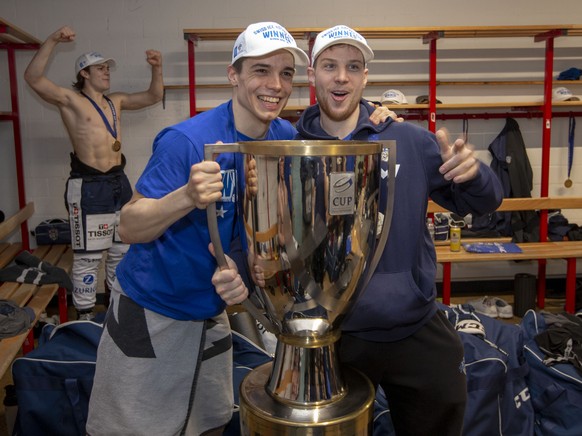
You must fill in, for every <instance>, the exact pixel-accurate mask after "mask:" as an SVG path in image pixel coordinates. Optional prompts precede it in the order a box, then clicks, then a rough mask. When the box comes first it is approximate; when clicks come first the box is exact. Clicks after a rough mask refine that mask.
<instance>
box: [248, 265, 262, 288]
mask: <svg viewBox="0 0 582 436" xmlns="http://www.w3.org/2000/svg"><path fill="white" fill-rule="evenodd" d="M251 276H252V279H253V282H255V284H256V285H257V286H260V287H261V288H264V287H265V271H264V270H263V267H262V266H261V265H259V264H257V263H255V264H254V265H253V267H252V268H251Z"/></svg>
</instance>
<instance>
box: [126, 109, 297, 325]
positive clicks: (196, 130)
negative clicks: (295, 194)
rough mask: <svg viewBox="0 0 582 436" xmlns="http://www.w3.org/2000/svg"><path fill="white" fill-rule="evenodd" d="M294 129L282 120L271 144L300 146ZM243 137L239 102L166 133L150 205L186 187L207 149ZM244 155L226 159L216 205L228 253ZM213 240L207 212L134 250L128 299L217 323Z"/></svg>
mask: <svg viewBox="0 0 582 436" xmlns="http://www.w3.org/2000/svg"><path fill="white" fill-rule="evenodd" d="M295 134H296V131H295V129H294V127H293V126H292V125H291V123H289V122H288V121H285V120H282V119H276V120H274V121H273V122H272V123H271V126H270V128H269V131H268V133H267V135H266V137H265V138H264V140H289V139H293V137H294V136H295ZM248 140H252V139H251V138H248V137H245V136H243V135H242V134H240V133H239V132H237V131H236V128H235V126H234V116H233V113H232V102H231V101H229V102H228V103H224V104H222V105H220V106H219V107H217V108H215V109H213V110H210V111H208V112H204V113H202V114H200V115H197V116H195V117H193V118H190V119H188V120H186V121H184V122H182V123H179V124H177V125H174V126H171V127H168V128H166V129H164V130H162V131H161V132H160V133H159V134H158V136H157V137H156V139H155V140H154V145H153V154H152V156H151V158H150V160H149V162H148V164H147V166H146V168H145V169H144V172H143V174H142V175H141V177H140V178H139V180H138V182H137V184H136V191H137V192H139V193H140V194H142V195H144V196H145V197H148V198H161V197H163V196H165V195H167V194H169V193H170V192H172V191H175V190H176V189H178V188H180V187H182V186H184V185H186V183H187V182H188V177H189V175H190V168H191V166H192V165H194V164H196V163H198V162H200V161H202V160H204V144H213V143H216V142H217V141H222V142H224V143H231V142H236V141H248ZM240 159H241V156H240V155H235V154H234V153H222V154H220V155H218V157H217V159H216V160H217V162H218V163H219V164H220V168H221V172H222V181H223V184H224V189H223V192H222V199H221V200H220V201H218V202H217V203H216V210H217V216H218V229H219V232H220V236H221V240H222V244H223V247H224V249H225V251H227V250H228V247H229V246H230V243H231V241H232V240H233V238H234V237H236V235H237V230H236V225H235V217H236V203H235V201H236V196H237V195H236V192H237V184H238V180H237V174H236V171H235V160H240ZM209 243H210V235H209V233H208V224H207V220H206V210H201V209H194V210H193V211H191V212H190V213H188V214H187V215H186V216H184V217H182V218H181V219H179V220H178V221H176V222H175V223H174V224H172V225H171V226H170V227H169V228H168V229H167V230H166V231H165V232H164V234H163V235H161V236H160V237H159V238H158V239H156V240H154V241H152V242H148V243H143V244H132V246H131V247H130V249H129V251H128V252H127V254H126V255H125V256H124V258H123V260H122V261H121V262H120V264H119V266H118V267H117V278H118V280H119V283H120V284H121V286H122V288H123V290H124V292H125V293H126V294H127V295H128V296H129V297H130V298H131V299H132V300H134V301H135V302H136V303H138V304H140V305H141V306H143V307H145V308H147V309H149V310H152V311H154V312H157V313H160V314H162V315H164V316H168V317H170V318H174V319H179V320H201V319H207V318H210V317H212V316H215V315H217V314H218V313H220V312H221V311H222V310H224V307H225V304H224V302H223V300H222V299H221V298H220V297H219V296H218V294H217V293H216V291H215V289H214V286H213V285H212V283H211V278H212V275H213V274H214V271H215V269H216V261H215V259H214V257H213V256H212V255H211V254H210V252H209V251H208V244H209Z"/></svg>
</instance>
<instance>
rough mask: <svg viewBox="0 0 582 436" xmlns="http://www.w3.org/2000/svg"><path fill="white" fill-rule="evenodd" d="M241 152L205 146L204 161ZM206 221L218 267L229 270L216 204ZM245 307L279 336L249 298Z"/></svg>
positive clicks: (234, 145) (234, 147)
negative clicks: (224, 154)
mask: <svg viewBox="0 0 582 436" xmlns="http://www.w3.org/2000/svg"><path fill="white" fill-rule="evenodd" d="M239 151H240V144H238V143H236V142H235V143H229V144H204V159H205V160H212V161H213V160H214V155H215V154H220V153H237V152H239ZM206 221H208V233H209V234H210V241H212V245H214V257H215V258H216V263H217V264H218V267H219V268H220V269H221V270H223V269H227V268H228V262H227V261H226V255H225V254H224V249H223V247H222V241H221V240H220V233H219V232H218V219H217V218H216V203H211V204H209V205H208V206H207V207H206ZM241 304H242V305H243V307H244V308H245V309H246V310H247V312H249V313H250V314H251V315H252V316H254V317H255V319H256V320H257V321H259V322H260V323H261V324H262V325H263V326H264V327H265V328H266V329H267V330H268V331H269V332H271V333H273V334H277V333H278V330H277V329H276V328H275V327H274V326H273V324H272V323H271V321H269V320H268V319H267V317H266V316H265V315H263V313H262V312H261V311H260V310H259V309H258V308H257V307H256V306H255V305H254V304H253V303H251V301H250V300H249V299H248V298H247V299H246V300H244V301H243V302H242V303H241Z"/></svg>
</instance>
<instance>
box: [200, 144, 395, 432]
mask: <svg viewBox="0 0 582 436" xmlns="http://www.w3.org/2000/svg"><path fill="white" fill-rule="evenodd" d="M223 152H237V153H239V155H238V156H237V161H238V163H237V173H238V174H239V176H238V180H239V183H238V185H239V189H238V193H237V202H238V217H239V219H238V221H237V224H238V225H239V234H240V235H241V243H242V246H243V251H244V252H245V254H246V258H247V259H248V264H247V267H248V271H249V272H250V271H251V270H252V269H253V268H254V267H255V265H259V266H260V267H261V269H262V271H263V273H264V277H265V286H264V287H259V286H255V287H254V289H253V290H252V292H251V296H250V298H249V299H247V300H246V301H245V303H244V307H245V308H246V309H247V310H248V311H249V312H250V313H251V314H252V315H253V316H254V317H255V318H256V319H257V320H258V321H259V322H260V323H262V324H263V326H264V327H265V328H266V329H267V330H269V331H270V332H272V333H274V334H275V335H276V336H277V339H278V342H277V348H276V352H275V358H274V361H273V362H272V363H267V364H265V365H262V366H260V367H258V368H256V369H254V370H253V371H251V372H250V373H249V374H248V375H247V376H246V377H245V379H244V380H243V382H242V384H241V387H240V417H241V432H242V434H243V435H348V434H349V435H356V434H357V435H364V434H369V433H370V432H371V428H372V416H373V402H374V395H375V394H374V387H373V386H372V384H371V383H370V381H369V380H368V379H367V378H366V377H365V376H364V375H363V374H361V373H360V372H358V371H356V370H354V369H351V368H349V367H343V366H340V364H339V360H338V356H337V352H336V348H335V344H336V342H337V340H338V339H339V337H340V324H341V322H342V319H343V318H344V316H345V315H346V313H347V312H348V310H349V308H350V306H351V305H352V304H353V302H354V301H355V299H356V298H357V297H358V295H359V294H360V293H361V291H362V290H363V289H364V288H365V286H366V284H367V283H368V281H369V279H370V277H371V275H372V273H373V272H374V270H375V268H376V266H377V264H378V261H379V259H380V256H381V254H382V251H383V249H384V246H385V244H386V240H387V239H388V231H389V228H390V221H391V217H392V209H393V207H392V206H393V202H394V179H395V174H396V173H395V162H396V144H395V142H394V141H378V142H358V141H339V140H338V141H257V142H240V143H235V144H207V145H206V148H205V158H206V159H207V160H211V159H213V156H214V154H217V153H223ZM241 176H242V177H241ZM251 178H253V180H252V182H251V180H250V179H251ZM207 213H208V226H209V231H210V236H211V240H212V242H213V244H214V246H215V252H216V258H217V261H218V264H219V266H221V267H223V266H225V265H226V259H225V257H224V251H223V249H222V246H221V243H220V238H219V234H218V225H217V218H216V207H215V205H214V204H212V205H211V206H209V207H208V210H207Z"/></svg>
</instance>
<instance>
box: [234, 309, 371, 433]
mask: <svg viewBox="0 0 582 436" xmlns="http://www.w3.org/2000/svg"><path fill="white" fill-rule="evenodd" d="M285 327H286V329H287V330H289V332H288V333H282V334H280V335H279V337H278V339H279V341H278V343H277V351H276V353H275V360H274V362H272V363H267V364H265V365H262V366H260V367H258V368H255V369H254V370H253V371H251V372H250V373H249V374H248V375H247V376H246V377H245V379H244V380H243V382H242V384H241V388H240V413H241V431H242V434H243V435H253V436H259V435H326V436H327V435H338V436H340V435H346V434H350V435H368V434H370V433H371V425H372V416H373V402H374V387H373V386H372V383H371V382H370V381H369V380H368V379H367V378H366V377H365V376H364V375H363V374H361V373H360V372H358V371H355V370H353V369H350V368H347V367H340V364H339V359H338V356H337V352H336V343H337V340H338V339H339V337H340V333H339V330H331V329H329V324H328V323H327V321H326V320H324V319H321V318H300V319H294V320H291V321H287V323H286V324H285Z"/></svg>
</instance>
